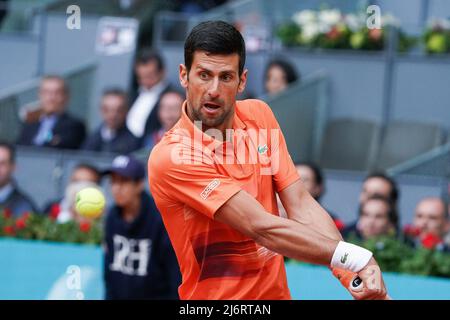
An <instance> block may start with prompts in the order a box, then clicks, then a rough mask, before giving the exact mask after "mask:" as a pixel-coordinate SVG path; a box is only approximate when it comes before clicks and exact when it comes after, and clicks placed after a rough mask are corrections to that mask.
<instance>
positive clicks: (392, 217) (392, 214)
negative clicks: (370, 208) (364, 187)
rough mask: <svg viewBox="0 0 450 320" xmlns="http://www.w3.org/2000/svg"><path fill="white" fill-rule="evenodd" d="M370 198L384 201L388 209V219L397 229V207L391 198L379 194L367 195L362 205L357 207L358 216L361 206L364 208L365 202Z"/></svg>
mask: <svg viewBox="0 0 450 320" xmlns="http://www.w3.org/2000/svg"><path fill="white" fill-rule="evenodd" d="M370 200H378V201H381V202H384V203H385V204H386V205H387V207H388V208H389V210H388V219H389V221H390V222H391V223H392V225H393V226H394V227H395V229H396V230H397V229H398V222H399V219H398V212H397V208H396V206H395V204H394V203H393V202H392V201H391V200H389V199H386V198H385V197H383V196H381V195H378V194H375V195H373V196H371V197H369V198H368V199H367V201H366V202H365V203H364V204H363V205H361V206H360V207H359V216H361V215H362V212H363V208H364V206H365V204H366V203H367V202H369V201H370Z"/></svg>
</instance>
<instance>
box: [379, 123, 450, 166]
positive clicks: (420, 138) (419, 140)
mask: <svg viewBox="0 0 450 320" xmlns="http://www.w3.org/2000/svg"><path fill="white" fill-rule="evenodd" d="M443 140H444V133H443V130H442V128H441V127H440V126H439V125H437V124H433V123H419V122H406V121H393V122H391V123H389V124H388V125H387V126H386V129H385V132H384V137H383V139H382V143H381V146H380V153H379V154H378V157H377V161H376V164H375V167H376V168H377V169H383V170H384V169H388V168H390V167H393V166H395V165H398V164H400V163H402V162H404V161H406V160H408V159H411V158H413V157H416V156H418V155H420V154H422V153H424V152H427V151H429V150H431V149H433V148H435V147H437V146H439V145H441V144H442V142H443Z"/></svg>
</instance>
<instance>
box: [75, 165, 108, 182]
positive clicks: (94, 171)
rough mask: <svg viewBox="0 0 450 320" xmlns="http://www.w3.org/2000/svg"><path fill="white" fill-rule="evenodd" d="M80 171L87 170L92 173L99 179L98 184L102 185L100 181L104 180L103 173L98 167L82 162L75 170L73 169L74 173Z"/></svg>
mask: <svg viewBox="0 0 450 320" xmlns="http://www.w3.org/2000/svg"><path fill="white" fill-rule="evenodd" d="M78 169H86V170H89V171H92V172H93V173H94V174H96V175H97V177H98V181H97V183H100V180H101V179H102V172H101V171H100V170H99V169H98V168H97V167H96V166H94V165H92V164H90V163H87V162H80V163H78V164H77V165H76V166H75V168H73V170H72V173H73V172H75V171H76V170H78Z"/></svg>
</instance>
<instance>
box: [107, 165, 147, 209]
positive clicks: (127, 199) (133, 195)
mask: <svg viewBox="0 0 450 320" xmlns="http://www.w3.org/2000/svg"><path fill="white" fill-rule="evenodd" d="M143 190H144V183H143V181H134V180H132V179H129V178H125V177H123V176H120V175H118V174H116V173H113V174H111V192H112V195H113V197H114V201H115V203H116V204H117V205H118V206H119V207H127V206H129V205H130V204H131V203H133V202H134V201H136V199H138V198H139V197H140V195H141V193H142V191H143Z"/></svg>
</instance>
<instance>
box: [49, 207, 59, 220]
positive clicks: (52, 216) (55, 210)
mask: <svg viewBox="0 0 450 320" xmlns="http://www.w3.org/2000/svg"><path fill="white" fill-rule="evenodd" d="M60 212H61V207H60V206H59V203H55V204H52V206H51V207H50V212H49V217H50V219H53V220H56V219H57V218H58V215H59V213H60Z"/></svg>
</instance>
